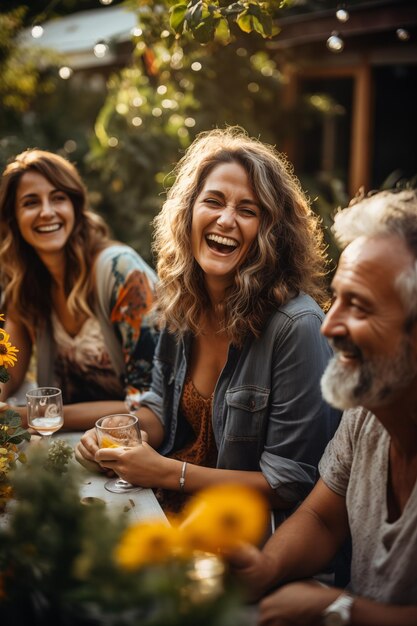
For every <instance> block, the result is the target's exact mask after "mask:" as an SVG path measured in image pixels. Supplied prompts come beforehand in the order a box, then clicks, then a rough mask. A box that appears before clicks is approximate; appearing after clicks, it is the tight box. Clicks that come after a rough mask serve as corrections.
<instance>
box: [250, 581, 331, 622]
mask: <svg viewBox="0 0 417 626" xmlns="http://www.w3.org/2000/svg"><path fill="white" fill-rule="evenodd" d="M341 593H342V589H336V588H335V587H324V586H323V585H320V584H319V583H316V582H314V581H311V582H310V581H309V582H296V583H291V584H289V585H284V586H283V587H281V588H280V589H278V590H277V591H274V593H271V594H270V595H268V596H266V597H265V598H264V599H263V600H261V602H260V603H259V621H258V626H320V623H321V615H322V612H323V611H324V609H325V608H326V607H327V606H329V605H330V604H331V603H332V602H333V601H334V600H336V598H337V597H338V596H339V595H340V594H341Z"/></svg>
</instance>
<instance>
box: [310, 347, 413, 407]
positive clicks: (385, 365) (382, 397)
mask: <svg viewBox="0 0 417 626" xmlns="http://www.w3.org/2000/svg"><path fill="white" fill-rule="evenodd" d="M416 374H417V365H416V364H415V362H413V359H412V357H411V349H410V343H409V341H408V340H404V341H403V343H402V344H401V346H400V348H399V350H398V354H397V356H395V357H393V358H390V359H388V358H378V359H373V360H371V361H367V362H362V363H359V364H358V365H357V367H355V368H352V367H349V366H346V365H344V364H343V363H342V362H341V361H340V360H339V359H338V358H337V355H335V356H333V357H332V359H331V361H330V362H329V364H328V366H327V368H326V370H325V372H324V374H323V376H322V379H321V391H322V394H323V397H324V399H325V400H326V402H328V403H329V404H331V405H332V406H334V407H335V408H337V409H342V410H344V409H350V408H353V407H356V406H364V407H365V408H368V409H371V408H374V407H377V406H383V405H385V404H388V402H389V401H390V400H391V399H392V397H393V396H394V394H395V393H397V392H398V391H400V390H401V389H403V388H405V387H406V386H407V385H408V384H409V383H410V382H411V381H412V380H413V378H414V377H415V376H416Z"/></svg>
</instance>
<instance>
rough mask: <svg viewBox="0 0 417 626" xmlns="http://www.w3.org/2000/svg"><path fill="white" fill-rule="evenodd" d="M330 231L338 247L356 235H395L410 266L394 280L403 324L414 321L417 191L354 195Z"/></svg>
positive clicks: (416, 308)
mask: <svg viewBox="0 0 417 626" xmlns="http://www.w3.org/2000/svg"><path fill="white" fill-rule="evenodd" d="M332 230H333V233H334V235H335V237H336V239H337V241H338V242H339V243H340V245H341V247H343V248H344V247H346V246H347V245H349V244H350V243H351V242H352V241H353V240H354V239H357V238H358V237H389V236H393V235H395V236H397V237H399V238H400V239H402V240H403V241H404V244H405V245H406V246H407V248H408V250H409V251H410V252H411V254H412V255H413V257H414V259H415V262H414V264H413V268H412V269H411V270H410V269H408V270H406V271H405V272H402V273H401V274H400V275H399V276H398V278H397V281H396V286H397V289H398V293H399V296H400V298H401V299H402V301H403V303H404V306H405V307H406V311H407V314H408V320H407V326H408V325H410V324H413V323H414V322H415V321H416V320H417V190H416V189H403V190H401V191H380V192H378V193H374V194H372V195H368V196H367V197H364V196H363V195H362V196H360V197H356V198H354V199H353V200H352V202H351V203H350V205H349V206H348V207H347V208H346V209H343V210H339V211H338V212H337V213H336V215H335V218H334V225H333V227H332Z"/></svg>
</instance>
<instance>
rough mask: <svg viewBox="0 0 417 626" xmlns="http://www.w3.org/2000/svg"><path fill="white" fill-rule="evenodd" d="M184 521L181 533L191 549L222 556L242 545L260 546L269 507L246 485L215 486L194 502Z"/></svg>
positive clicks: (200, 494) (185, 513) (186, 510)
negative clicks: (224, 552) (242, 543)
mask: <svg viewBox="0 0 417 626" xmlns="http://www.w3.org/2000/svg"><path fill="white" fill-rule="evenodd" d="M184 517H185V519H184V521H183V523H182V525H181V531H182V532H183V534H184V538H185V540H186V541H188V543H189V545H190V547H191V548H194V549H200V550H207V551H208V552H218V551H220V552H222V551H224V550H228V549H230V548H233V547H236V546H237V545H238V544H239V543H241V542H246V543H252V544H257V543H259V542H260V540H261V539H262V537H263V535H264V534H265V532H266V527H267V522H268V505H267V502H266V500H265V499H264V498H263V496H261V494H260V493H259V492H257V491H255V490H253V489H250V488H248V487H245V486H243V485H237V484H235V485H233V484H225V485H216V486H213V487H209V488H207V489H204V490H203V491H201V492H200V493H199V494H198V495H197V496H196V497H195V498H194V499H193V500H191V501H190V503H189V505H188V506H187V507H186V508H185V510H184Z"/></svg>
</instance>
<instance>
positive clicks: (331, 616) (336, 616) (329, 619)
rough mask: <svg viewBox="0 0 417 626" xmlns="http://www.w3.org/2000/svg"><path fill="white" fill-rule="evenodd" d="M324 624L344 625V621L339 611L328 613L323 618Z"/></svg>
mask: <svg viewBox="0 0 417 626" xmlns="http://www.w3.org/2000/svg"><path fill="white" fill-rule="evenodd" d="M323 624H324V626H345V624H346V622H345V620H344V619H343V617H342V616H341V615H340V613H328V614H327V615H326V616H325V618H324V620H323Z"/></svg>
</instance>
